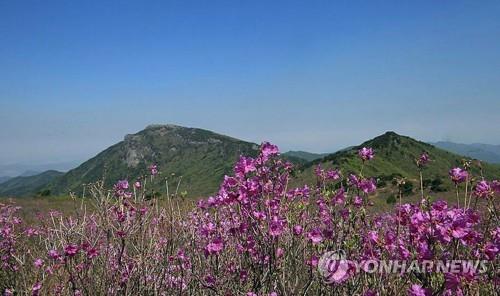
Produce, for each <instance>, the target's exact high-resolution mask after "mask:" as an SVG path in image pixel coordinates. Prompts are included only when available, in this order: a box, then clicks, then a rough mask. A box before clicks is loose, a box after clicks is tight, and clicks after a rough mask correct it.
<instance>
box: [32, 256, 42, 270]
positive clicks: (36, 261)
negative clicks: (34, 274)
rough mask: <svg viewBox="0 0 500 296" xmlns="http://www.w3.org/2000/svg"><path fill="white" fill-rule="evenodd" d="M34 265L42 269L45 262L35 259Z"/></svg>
mask: <svg viewBox="0 0 500 296" xmlns="http://www.w3.org/2000/svg"><path fill="white" fill-rule="evenodd" d="M33 265H35V266H36V267H37V268H40V267H42V265H43V260H42V259H40V258H37V259H35V261H34V262H33Z"/></svg>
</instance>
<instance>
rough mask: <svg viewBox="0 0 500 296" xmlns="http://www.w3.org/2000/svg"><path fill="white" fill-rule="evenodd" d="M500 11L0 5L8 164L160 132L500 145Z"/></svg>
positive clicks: (496, 6) (487, 6) (1, 120)
mask: <svg viewBox="0 0 500 296" xmlns="http://www.w3.org/2000/svg"><path fill="white" fill-rule="evenodd" d="M499 15H500V2H499V1H480V2H478V1H412V2H407V1H394V2H390V1H366V2H361V1H359V2H358V1H342V2H338V1H185V0H184V1H130V2H127V1H116V2H112V1H0V139H1V145H0V164H6V163H10V162H33V163H47V162H64V161H72V160H85V159H87V158H89V157H91V156H93V155H95V154H96V153H98V152H99V151H101V150H103V149H104V148H106V147H108V146H110V145H112V144H114V143H116V142H118V141H120V140H121V139H122V138H123V136H124V135H125V134H127V133H133V132H137V131H139V130H141V129H143V128H144V127H145V126H146V125H148V124H151V123H175V124H179V125H185V126H193V127H202V128H206V129H210V130H214V131H217V132H220V133H224V134H228V135H231V136H234V137H237V138H242V139H245V140H249V141H254V142H261V141H263V140H270V141H272V142H274V143H276V144H278V145H279V146H280V147H281V148H282V150H289V149H303V150H309V151H315V152H327V151H333V150H336V149H339V148H343V147H345V146H348V145H353V144H358V143H360V142H362V141H364V140H366V139H369V138H372V137H374V136H376V135H378V134H381V133H383V132H384V131H386V130H394V131H396V132H399V133H402V134H406V135H409V136H412V137H415V138H418V139H421V140H425V141H435V140H443V139H444V140H453V141H456V142H465V143H471V142H484V143H492V144H500V128H499V127H500V115H499V113H500V18H499V17H498V16H499Z"/></svg>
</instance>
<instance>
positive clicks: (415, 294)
mask: <svg viewBox="0 0 500 296" xmlns="http://www.w3.org/2000/svg"><path fill="white" fill-rule="evenodd" d="M431 294H432V293H431V291H430V290H429V289H424V288H423V287H422V286H421V285H419V284H413V285H411V287H410V289H408V295H409V296H430V295H431Z"/></svg>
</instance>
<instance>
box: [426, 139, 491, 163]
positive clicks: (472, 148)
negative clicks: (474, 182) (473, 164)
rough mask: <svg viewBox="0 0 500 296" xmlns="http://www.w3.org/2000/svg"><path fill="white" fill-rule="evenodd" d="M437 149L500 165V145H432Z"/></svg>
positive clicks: (440, 143)
mask: <svg viewBox="0 0 500 296" xmlns="http://www.w3.org/2000/svg"><path fill="white" fill-rule="evenodd" d="M430 144H432V145H434V146H436V147H439V148H441V149H444V150H448V151H450V152H453V153H457V154H460V155H464V156H467V157H470V158H475V159H479V160H482V161H486V162H491V163H500V145H490V144H480V143H473V144H458V143H453V142H445V141H440V142H435V143H430Z"/></svg>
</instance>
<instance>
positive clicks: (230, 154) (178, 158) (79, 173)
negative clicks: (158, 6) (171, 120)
mask: <svg viewBox="0 0 500 296" xmlns="http://www.w3.org/2000/svg"><path fill="white" fill-rule="evenodd" d="M257 151H258V146H257V145H256V144H254V143H249V142H245V141H241V140H238V139H234V138H231V137H228V136H223V135H220V134H216V133H214V132H211V131H207V130H203V129H197V128H186V127H180V126H175V125H151V126H148V127H147V128H146V129H145V130H143V131H140V132H138V133H136V134H133V135H127V136H126V137H125V139H124V140H123V141H122V142H119V143H118V144H116V145H113V146H111V147H109V148H108V149H106V150H104V151H102V152H101V153H99V154H98V155H97V156H95V157H94V158H92V159H90V160H88V161H86V162H84V163H83V164H82V165H80V166H79V167H77V168H75V169H73V170H70V171H69V172H68V173H66V174H65V175H64V176H62V177H61V178H58V179H56V180H54V181H53V182H51V183H50V184H49V185H48V186H47V188H49V189H51V191H52V192H54V193H56V194H61V193H66V192H68V191H75V192H80V191H81V190H82V184H85V183H91V182H96V181H98V180H101V179H103V177H104V180H105V183H106V184H107V185H108V186H110V185H112V184H113V183H115V182H116V181H117V180H119V179H128V180H130V181H134V180H135V179H136V178H138V177H140V176H141V175H143V174H145V173H147V168H148V166H149V165H150V164H153V163H156V164H157V165H158V168H159V170H160V172H161V177H162V178H165V177H168V180H169V184H170V186H169V187H170V190H172V187H171V186H173V187H174V188H173V189H175V186H176V185H177V183H178V181H179V179H180V176H182V181H181V183H180V187H179V191H181V192H182V191H184V190H186V191H188V195H189V196H199V195H207V194H211V193H214V192H215V191H216V190H217V188H218V185H219V183H220V182H221V180H222V177H223V175H224V174H227V173H229V172H230V171H231V170H232V168H233V165H234V163H235V161H236V160H237V158H238V157H239V155H256V154H257Z"/></svg>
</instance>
